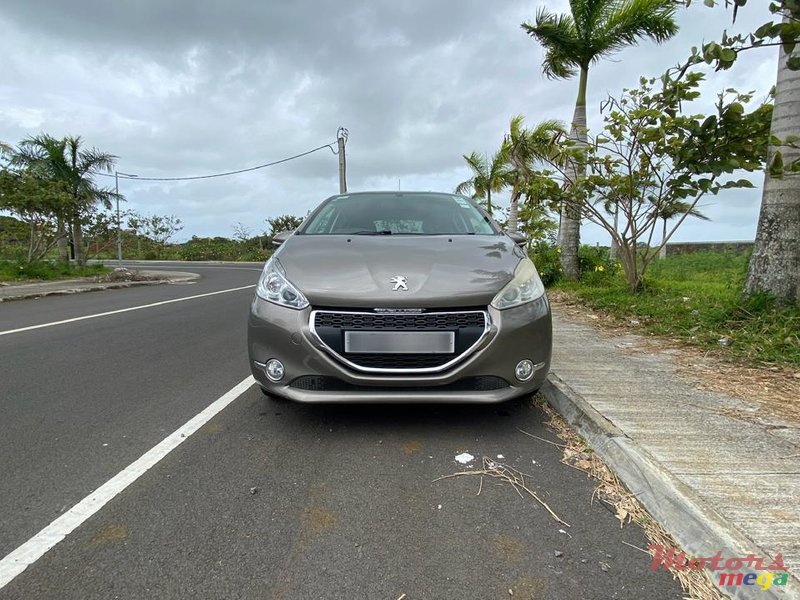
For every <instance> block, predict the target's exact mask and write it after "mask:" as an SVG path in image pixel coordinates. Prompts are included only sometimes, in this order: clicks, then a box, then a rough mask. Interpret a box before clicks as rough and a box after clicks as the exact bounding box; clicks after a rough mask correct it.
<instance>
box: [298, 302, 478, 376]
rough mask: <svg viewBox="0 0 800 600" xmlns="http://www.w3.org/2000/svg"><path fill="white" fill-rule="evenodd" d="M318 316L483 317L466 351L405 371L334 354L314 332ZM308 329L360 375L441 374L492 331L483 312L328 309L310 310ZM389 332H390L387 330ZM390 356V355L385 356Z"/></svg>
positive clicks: (335, 356)
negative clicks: (476, 337) (431, 364)
mask: <svg viewBox="0 0 800 600" xmlns="http://www.w3.org/2000/svg"><path fill="white" fill-rule="evenodd" d="M318 314H334V315H343V314H344V315H348V316H352V315H359V316H367V317H386V316H390V317H400V318H404V317H405V318H409V319H415V318H419V317H422V316H423V315H424V316H427V317H433V318H436V316H437V315H438V316H450V315H455V316H456V317H458V316H465V315H474V314H480V315H482V316H483V332H482V333H481V335H480V337H479V338H478V339H477V340H476V341H475V342H474V343H473V344H472V345H471V346H470V347H469V348H467V349H466V350H464V351H463V352H462V353H461V354H459V355H458V356H455V357H453V359H452V360H449V361H447V362H446V363H444V364H442V365H438V366H435V367H425V368H407V369H394V368H373V367H364V366H362V365H359V364H356V363H354V362H353V361H351V360H349V359H347V358H346V357H344V356H342V355H341V354H340V353H338V352H336V351H335V350H334V349H333V348H331V347H330V346H329V345H328V344H326V343H325V342H324V341H323V340H322V338H321V337H320V336H319V334H318V333H317V330H316V320H317V315H318ZM308 327H309V329H310V331H311V334H312V335H313V336H314V338H315V339H316V340H317V342H319V344H320V345H321V346H322V347H323V348H324V349H325V350H326V351H327V352H328V354H330V355H331V356H332V357H333V358H335V359H336V360H338V361H339V362H341V363H343V364H345V365H347V366H348V367H350V368H351V369H354V370H356V371H360V372H362V373H381V374H397V375H402V374H406V375H408V374H424V373H441V372H442V371H446V370H447V369H449V368H450V367H452V366H454V365H456V364H458V363H460V362H462V361H464V360H466V359H467V358H468V357H469V356H470V355H471V354H472V353H473V351H474V350H475V349H476V348H477V347H478V346H480V344H481V343H482V342H483V340H484V339H486V336H487V335H488V334H489V332H490V331H491V329H492V321H491V318H490V317H489V313H488V311H485V310H461V311H441V312H425V313H407V312H399V311H398V312H381V313H375V312H367V311H357V310H330V309H322V310H317V309H315V310H312V311H311V315H310V316H309V318H308ZM377 331H387V330H386V329H383V330H377ZM389 331H391V330H389ZM402 331H409V330H408V329H403V330H402ZM412 331H413V330H412ZM418 331H430V330H426V329H418ZM387 356H390V355H387Z"/></svg>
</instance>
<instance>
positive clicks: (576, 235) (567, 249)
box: [558, 68, 589, 280]
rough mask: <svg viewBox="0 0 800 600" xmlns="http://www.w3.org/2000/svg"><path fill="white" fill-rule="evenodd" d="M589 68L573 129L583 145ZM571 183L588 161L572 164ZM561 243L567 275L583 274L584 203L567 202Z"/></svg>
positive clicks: (580, 175)
mask: <svg viewBox="0 0 800 600" xmlns="http://www.w3.org/2000/svg"><path fill="white" fill-rule="evenodd" d="M588 76H589V72H588V70H587V69H585V68H581V76H580V83H579V85H578V99H577V100H576V101H575V113H574V114H573V116H572V129H571V131H570V138H572V139H573V140H575V142H576V143H577V146H578V147H579V148H585V147H586V82H587V80H588ZM571 172H572V173H571V177H570V179H571V183H573V184H574V183H575V182H577V181H580V180H581V179H583V178H584V177H586V163H585V162H584V161H581V162H579V163H578V164H573V165H572V166H571ZM558 237H559V241H560V247H561V268H562V270H563V271H564V276H565V277H566V278H567V279H571V280H576V279H578V278H579V277H580V274H581V273H580V264H579V262H578V247H579V246H580V242H581V215H580V207H577V206H573V205H571V204H569V203H565V204H564V205H562V207H561V229H560V230H559V232H558Z"/></svg>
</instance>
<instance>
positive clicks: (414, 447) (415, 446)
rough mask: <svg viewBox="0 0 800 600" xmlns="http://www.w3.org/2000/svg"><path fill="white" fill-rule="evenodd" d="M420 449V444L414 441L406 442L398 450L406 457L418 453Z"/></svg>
mask: <svg viewBox="0 0 800 600" xmlns="http://www.w3.org/2000/svg"><path fill="white" fill-rule="evenodd" d="M421 448H422V444H420V443H419V442H418V441H416V440H413V441H411V442H406V443H405V444H403V445H402V446H400V449H401V450H402V451H403V454H406V455H408V456H411V455H412V454H414V453H415V452H419V451H420V449H421Z"/></svg>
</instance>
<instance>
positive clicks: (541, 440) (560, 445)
mask: <svg viewBox="0 0 800 600" xmlns="http://www.w3.org/2000/svg"><path fill="white" fill-rule="evenodd" d="M517 431H519V432H520V433H524V434H525V435H527V436H528V437H532V438H533V439H536V440H539V441H540V442H545V443H547V444H552V445H553V446H556V447H557V448H566V447H567V445H566V444H557V443H556V442H551V441H550V440H546V439H544V438H543V437H539V436H538V435H533V434H532V433H528V432H527V431H523V430H522V429H519V428H518V429H517Z"/></svg>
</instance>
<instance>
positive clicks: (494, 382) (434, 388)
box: [289, 375, 510, 392]
mask: <svg viewBox="0 0 800 600" xmlns="http://www.w3.org/2000/svg"><path fill="white" fill-rule="evenodd" d="M289 387H292V388H295V389H298V390H306V391H309V392H490V391H493V390H501V389H504V388H507V387H510V386H509V383H508V382H507V381H506V380H505V379H503V378H502V377H495V376H493V375H486V376H478V377H465V378H464V379H459V380H458V381H454V382H453V383H448V384H445V385H418V386H403V387H390V386H372V385H356V384H353V383H348V382H346V381H342V380H341V379H337V378H336V377H326V376H323V375H304V376H303V377H298V378H297V379H295V380H294V381H292V383H290V384H289Z"/></svg>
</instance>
